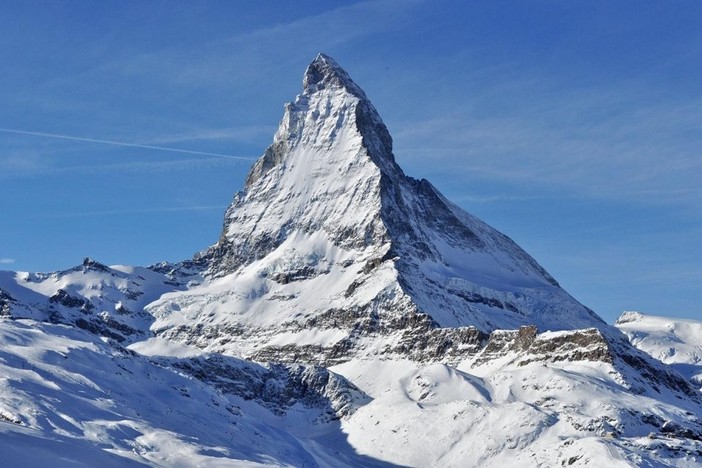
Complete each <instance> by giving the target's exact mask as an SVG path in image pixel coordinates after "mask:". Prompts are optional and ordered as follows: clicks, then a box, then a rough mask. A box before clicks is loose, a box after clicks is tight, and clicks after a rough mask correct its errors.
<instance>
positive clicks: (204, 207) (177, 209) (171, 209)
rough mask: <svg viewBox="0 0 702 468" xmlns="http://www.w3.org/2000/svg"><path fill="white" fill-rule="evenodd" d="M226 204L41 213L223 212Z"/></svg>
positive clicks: (80, 215)
mask: <svg viewBox="0 0 702 468" xmlns="http://www.w3.org/2000/svg"><path fill="white" fill-rule="evenodd" d="M225 209H226V206H223V205H201V206H170V207H159V208H144V209H126V210H100V211H80V212H72V213H50V214H45V215H42V216H41V217H42V218H90V217H99V216H115V215H132V214H137V215H138V214H156V213H180V212H184V211H221V212H224V210H225Z"/></svg>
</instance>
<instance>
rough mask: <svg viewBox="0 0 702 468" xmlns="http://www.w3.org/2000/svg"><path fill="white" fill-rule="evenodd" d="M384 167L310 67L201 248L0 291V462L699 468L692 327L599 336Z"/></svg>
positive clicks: (339, 80)
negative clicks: (179, 256) (216, 233)
mask: <svg viewBox="0 0 702 468" xmlns="http://www.w3.org/2000/svg"><path fill="white" fill-rule="evenodd" d="M392 146H393V145H392V138H391V137H390V133H389V131H388V128H387V127H386V126H385V124H384V123H383V121H382V119H381V118H380V116H379V113H378V111H377V110H376V109H375V107H374V106H373V105H372V104H371V102H370V100H369V99H368V97H367V96H366V94H365V93H364V92H363V90H362V89H361V88H360V87H359V86H358V85H357V84H356V83H354V81H353V80H352V79H351V78H350V77H349V75H348V73H346V72H345V71H344V70H343V69H342V68H341V67H340V66H339V65H338V64H337V63H336V62H335V61H334V60H333V59H332V58H330V57H328V56H326V55H323V54H320V55H318V56H317V57H316V58H315V59H314V60H313V61H312V63H311V64H310V65H309V67H308V68H307V70H306V71H305V74H304V78H303V89H302V93H301V94H300V95H298V96H297V97H296V98H295V99H294V101H293V102H291V103H289V104H287V105H286V106H285V110H284V114H283V119H282V121H281V122H280V126H279V128H278V130H277V132H276V133H275V136H274V137H273V143H272V144H271V145H270V146H269V147H268V148H267V149H266V150H265V152H264V153H263V156H261V158H260V159H258V160H257V161H256V163H255V164H254V165H253V167H252V168H251V170H250V172H249V174H248V176H247V178H246V181H245V184H244V187H243V189H242V190H241V191H240V192H238V193H237V194H236V195H235V196H234V199H233V201H232V203H231V205H230V206H229V207H228V208H227V210H226V213H225V215H224V225H223V228H222V232H221V235H220V237H219V240H218V241H217V242H216V244H215V245H213V246H211V247H209V248H207V249H205V250H203V251H202V252H200V253H198V254H196V255H195V257H194V258H193V259H191V260H186V261H182V262H178V263H167V262H163V263H159V264H156V265H151V266H149V267H135V266H126V265H112V266H108V265H104V264H102V263H100V262H98V261H96V260H93V259H90V258H86V259H85V260H84V261H83V263H82V264H81V265H79V266H76V267H74V268H70V269H68V270H63V271H56V272H52V273H30V272H10V271H0V451H2V463H5V464H7V466H29V467H35V466H36V467H40V466H48V465H56V464H57V463H58V465H56V466H143V465H148V466H268V465H273V466H311V467H327V466H334V467H336V466H340V467H357V466H378V467H390V466H419V467H425V466H426V467H429V466H448V467H453V466H456V467H458V466H460V467H463V466H481V467H482V466H579V465H590V466H608V467H609V466H612V467H615V466H668V465H672V466H700V464H702V421H701V420H702V393H700V390H699V386H700V381H701V380H700V375H702V374H700V373H699V366H697V364H699V359H698V358H699V343H698V340H696V339H695V336H696V335H695V331H696V330H699V329H700V326H702V325H701V324H699V323H696V322H693V321H686V322H683V321H668V319H663V318H660V317H659V318H656V317H648V318H647V317H645V316H644V315H643V314H639V313H628V314H625V315H623V316H622V318H620V320H619V321H618V323H617V327H618V328H619V329H617V328H615V327H612V326H609V325H607V324H606V323H605V322H603V321H602V320H601V319H600V318H599V317H598V316H597V315H596V314H595V313H594V312H593V311H591V310H590V309H588V308H587V307H585V306H583V305H582V304H580V303H579V302H577V301H576V300H575V299H574V298H572V297H571V296H570V295H569V294H568V293H567V292H566V291H564V290H563V289H562V288H561V287H560V286H559V284H558V283H557V282H556V280H555V279H554V278H553V277H552V276H551V275H549V274H548V273H547V272H546V271H545V270H544V269H543V268H542V267H541V266H540V265H539V264H538V263H537V262H536V261H535V260H534V259H533V258H532V257H530V256H529V255H528V254H527V253H526V252H524V250H522V249H521V248H520V247H519V246H517V245H516V244H515V243H514V242H513V241H512V240H511V239H509V238H508V237H507V236H505V235H504V234H502V233H500V232H498V231H497V230H495V229H493V228H492V227H490V226H488V225H487V224H485V223H484V222H482V221H480V220H479V219H477V218H475V217H473V216H471V215H470V214H468V213H466V212H465V211H463V210H462V209H461V208H459V207H458V206H456V205H455V204H453V203H451V202H450V201H449V200H447V199H446V198H445V197H444V196H443V195H442V194H441V193H440V192H439V191H438V190H437V189H436V188H435V187H434V186H433V185H432V184H431V183H429V182H428V181H426V180H424V179H421V180H417V179H414V178H412V177H409V176H407V175H405V174H404V172H403V171H402V169H401V168H400V167H399V166H398V164H397V163H396V160H395V157H394V155H393V148H392ZM671 327H672V328H671ZM620 330H621V331H620ZM651 355H653V356H655V358H654V357H652V356H651ZM658 359H661V360H663V361H664V362H666V364H664V363H663V362H661V361H659V360H658ZM0 464H1V463H0ZM3 466H4V465H3Z"/></svg>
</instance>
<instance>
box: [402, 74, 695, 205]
mask: <svg viewBox="0 0 702 468" xmlns="http://www.w3.org/2000/svg"><path fill="white" fill-rule="evenodd" d="M645 93H646V90H645V89H643V88H639V89H633V90H632V89H628V90H625V89H618V88H615V89H580V90H576V91H573V92H570V93H560V94H559V95H557V96H553V97H552V100H551V101H550V102H549V101H543V100H542V101H540V102H539V105H538V108H537V109H534V110H530V109H529V108H528V106H526V107H525V109H520V108H519V107H518V106H515V108H514V110H511V111H510V112H509V115H504V114H502V115H492V116H487V117H481V118H477V117H474V116H467V115H452V116H450V117H446V118H433V119H427V120H418V121H413V122H404V123H400V124H395V125H394V126H395V127H396V131H395V133H394V138H395V142H396V151H395V152H396V155H397V156H398V158H399V159H400V160H401V162H402V160H403V159H404V161H406V162H405V164H407V165H408V166H415V167H417V168H420V170H422V171H424V170H425V169H426V168H427V167H430V169H429V170H430V171H432V172H435V173H439V172H440V173H442V174H443V173H446V174H448V173H451V174H453V176H454V177H457V176H461V177H467V178H469V179H472V180H475V179H482V180H488V181H489V180H493V181H502V182H505V183H509V184H512V185H514V184H523V185H526V186H530V187H535V186H540V187H542V188H550V189H556V190H567V191H569V192H570V193H574V194H579V195H582V196H591V197H614V198H618V199H630V200H646V201H650V202H655V203H661V202H663V203H674V204H680V205H690V204H693V205H695V206H698V207H702V187H700V184H699V174H702V157H701V156H702V154H700V148H702V114H700V112H699V108H700V106H702V101H701V100H696V101H695V100H693V101H688V102H676V101H670V100H668V101H665V100H660V101H656V100H655V99H653V98H651V99H643V96H644V95H645ZM613 96H616V97H613ZM458 107H460V105H459V106H458Z"/></svg>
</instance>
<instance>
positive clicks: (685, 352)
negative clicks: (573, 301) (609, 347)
mask: <svg viewBox="0 0 702 468" xmlns="http://www.w3.org/2000/svg"><path fill="white" fill-rule="evenodd" d="M614 326H615V327H617V328H618V329H619V330H621V331H622V332H624V333H625V334H626V335H627V337H628V338H629V340H630V341H631V343H632V344H633V345H634V346H636V347H637V348H639V349H641V350H643V351H645V352H646V353H647V354H650V355H651V356H653V357H654V358H656V359H658V360H660V361H662V362H664V363H666V364H669V365H671V366H672V367H674V368H675V369H676V370H677V371H678V372H680V373H681V374H682V375H684V376H686V377H688V378H689V379H690V380H691V381H692V382H693V385H695V386H697V388H699V389H700V390H702V322H700V321H699V320H690V319H676V318H672V317H658V316H655V315H648V314H642V313H640V312H624V313H623V314H622V315H621V316H620V317H619V318H618V319H617V322H616V323H615V324H614Z"/></svg>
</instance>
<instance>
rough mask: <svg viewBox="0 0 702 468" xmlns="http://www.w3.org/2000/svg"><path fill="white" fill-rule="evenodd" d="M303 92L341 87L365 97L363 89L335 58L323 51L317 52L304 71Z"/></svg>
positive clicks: (310, 92)
mask: <svg viewBox="0 0 702 468" xmlns="http://www.w3.org/2000/svg"><path fill="white" fill-rule="evenodd" d="M303 86H304V91H303V94H305V95H308V96H309V95H311V94H314V93H315V92H317V91H320V90H322V89H330V88H342V89H345V90H346V91H348V92H349V93H351V94H352V95H354V96H356V97H358V98H361V99H367V98H366V95H365V93H364V92H363V90H362V89H361V88H360V87H358V85H357V84H356V83H354V81H353V80H352V79H351V77H350V76H349V74H348V73H346V70H344V69H343V68H341V66H340V65H339V64H338V63H336V60H334V59H333V58H331V57H329V56H328V55H325V54H323V53H319V54H317V57H315V59H314V60H312V62H311V63H310V64H309V66H308V67H307V70H306V71H305V78H304V80H303Z"/></svg>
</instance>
